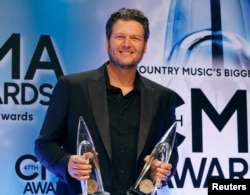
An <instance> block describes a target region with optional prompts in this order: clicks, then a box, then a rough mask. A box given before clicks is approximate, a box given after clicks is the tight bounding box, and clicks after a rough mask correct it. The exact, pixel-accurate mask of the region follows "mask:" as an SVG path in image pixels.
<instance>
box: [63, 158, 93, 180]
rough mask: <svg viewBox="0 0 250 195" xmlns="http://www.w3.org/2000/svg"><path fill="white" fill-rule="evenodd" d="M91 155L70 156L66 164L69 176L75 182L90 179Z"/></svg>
mask: <svg viewBox="0 0 250 195" xmlns="http://www.w3.org/2000/svg"><path fill="white" fill-rule="evenodd" d="M90 158H91V155H88V158H86V155H83V156H78V155H71V156H70V158H69V162H68V172H69V175H70V176H71V177H73V178H75V179H77V180H87V179H89V178H90V173H91V168H92V166H91V165H90V164H89V159H90Z"/></svg>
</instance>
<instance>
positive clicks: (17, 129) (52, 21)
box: [0, 0, 250, 195]
mask: <svg viewBox="0 0 250 195" xmlns="http://www.w3.org/2000/svg"><path fill="white" fill-rule="evenodd" d="M121 7H129V8H138V9H140V10H142V11H143V12H144V13H145V15H146V16H148V18H149V20H150V29H151V34H150V39H149V43H148V50H147V52H146V53H145V56H144V59H143V60H142V61H141V63H140V65H139V66H138V70H139V71H140V73H141V74H143V75H144V76H146V77H148V78H150V79H152V80H154V81H156V82H158V83H160V84H162V85H164V86H166V87H169V88H172V89H174V90H175V91H176V92H177V93H178V94H179V95H180V96H181V97H182V100H183V104H182V105H181V106H179V107H178V108H177V110H176V111H177V113H176V115H177V120H178V122H177V133H178V135H177V136H178V139H179V154H180V159H179V164H178V167H177V173H176V175H175V176H174V177H173V178H172V179H171V181H170V182H169V184H168V186H167V187H164V188H163V189H162V190H161V191H159V193H158V194H169V195H190V194H193V195H206V194H207V179H208V178H225V179H228V178H231V179H246V178H250V167H249V164H250V156H249V145H250V144H249V140H250V135H249V134H250V133H249V129H248V126H249V124H248V123H249V122H250V113H248V112H249V110H250V82H249V78H250V20H249V12H250V1H249V0H156V1H152V0H136V1H134V0H126V1H124V0H102V1H100V0H54V1H50V0H1V1H0V154H1V155H0V181H1V185H0V194H7V195H18V194H25V195H30V194H39V195H42V194H46V195H53V194H55V184H56V181H57V178H56V177H55V176H54V175H53V174H51V173H50V172H49V171H47V170H46V169H45V168H44V167H42V166H41V165H40V163H39V162H38V161H37V159H36V157H35V155H34V140H35V139H36V137H37V136H38V133H39V131H40V127H41V124H42V121H43V118H44V115H45V112H46V109H47V106H48V103H49V101H50V95H51V92H52V89H53V87H54V85H55V83H56V81H57V79H58V77H59V76H61V75H66V74H70V73H75V72H80V71H85V70H89V69H93V68H97V67H99V66H100V65H101V64H102V63H103V62H104V61H106V60H107V59H108V58H107V52H106V49H105V45H104V44H105V23H106V20H107V19H108V17H109V16H110V14H111V13H112V12H113V11H116V10H117V9H119V8H121Z"/></svg>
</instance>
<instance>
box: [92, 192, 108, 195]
mask: <svg viewBox="0 0 250 195" xmlns="http://www.w3.org/2000/svg"><path fill="white" fill-rule="evenodd" d="M91 195H110V193H109V192H95V193H94V194H91Z"/></svg>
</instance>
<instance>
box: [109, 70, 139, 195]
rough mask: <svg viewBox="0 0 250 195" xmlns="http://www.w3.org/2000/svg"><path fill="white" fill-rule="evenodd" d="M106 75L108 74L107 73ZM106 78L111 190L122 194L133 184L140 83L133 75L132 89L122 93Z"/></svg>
mask: <svg viewBox="0 0 250 195" xmlns="http://www.w3.org/2000/svg"><path fill="white" fill-rule="evenodd" d="M106 76H107V75H106ZM106 78H107V79H106V81H107V98H108V110H109V123H110V135H111V145H112V168H113V172H112V174H111V175H110V176H111V177H112V189H111V194H115V195H125V194H126V191H127V190H128V189H129V187H132V186H133V185H134V184H135V180H136V178H135V171H136V170H135V169H136V155H137V154H136V148H137V143H138V132H139V119H140V88H139V86H140V84H139V77H138V76H137V77H136V80H135V84H134V89H133V90H132V91H130V92H129V93H128V94H126V95H123V94H122V91H121V89H120V88H117V87H114V86H111V85H110V84H109V79H108V76H107V77H106Z"/></svg>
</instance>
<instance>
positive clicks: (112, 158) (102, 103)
mask: <svg viewBox="0 0 250 195" xmlns="http://www.w3.org/2000/svg"><path fill="white" fill-rule="evenodd" d="M148 37H149V22H148V19H147V18H146V17H145V16H144V15H143V13H142V12H140V11H139V10H136V9H125V8H122V9H120V10H118V11H117V12H115V13H113V14H112V15H111V16H110V18H109V20H108V21H107V24H106V48H107V50H108V56H109V60H108V61H107V62H105V63H104V64H103V65H102V66H101V67H100V68H98V69H96V70H92V71H88V72H83V73H78V74H73V75H68V76H62V77H61V78H60V79H59V80H58V82H57V84H56V86H55V88H54V91H53V93H52V97H51V100H50V105H49V107H48V110H47V113H46V116H45V120H44V122H43V126H42V128H41V132H40V135H39V137H38V138H37V140H36V141H35V154H36V156H37V159H38V160H39V161H40V162H41V164H42V165H44V166H45V167H46V168H47V169H48V170H50V171H51V172H53V173H54V174H55V175H57V176H58V178H59V180H58V183H57V189H56V194H58V195H76V194H81V187H80V182H79V181H80V180H87V179H89V178H90V173H91V165H90V164H89V162H88V161H87V160H86V159H85V158H83V157H81V156H77V155H76V139H77V125H78V119H79V117H80V116H83V118H84V120H85V122H86V124H87V126H88V129H89V130H90V134H91V136H92V138H93V142H94V144H95V148H96V151H97V153H98V159H99V162H100V168H101V175H102V179H103V184H104V188H105V191H108V192H110V193H111V194H112V195H125V194H126V191H127V190H128V189H129V188H130V187H131V186H134V184H135V182H136V180H137V178H138V175H139V173H140V171H141V170H142V167H143V165H144V163H145V161H147V160H148V157H147V155H149V154H150V153H151V151H152V150H153V148H154V146H155V145H156V143H157V142H158V141H159V139H160V138H161V136H162V135H163V134H164V133H165V131H166V130H167V129H168V128H169V127H170V126H171V125H172V123H173V122H174V121H175V107H176V105H175V98H176V94H175V93H174V92H173V91H172V90H170V89H167V88H164V87H163V86H161V85H159V84H157V83H155V82H153V81H150V80H149V79H147V78H145V77H143V76H141V75H140V74H139V73H138V71H137V65H138V63H139V62H140V60H141V59H142V57H143V54H144V53H145V52H146V49H147V41H148ZM177 161H178V153H177V148H176V146H175V147H174V149H173V152H172V156H171V159H170V162H169V163H161V162H160V161H158V160H155V161H154V163H153V165H152V166H151V169H150V174H149V177H150V179H151V180H152V181H155V180H156V179H157V178H159V179H161V180H162V181H163V183H164V181H167V179H169V177H170V176H171V174H173V173H174V171H175V169H176V164H177Z"/></svg>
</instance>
